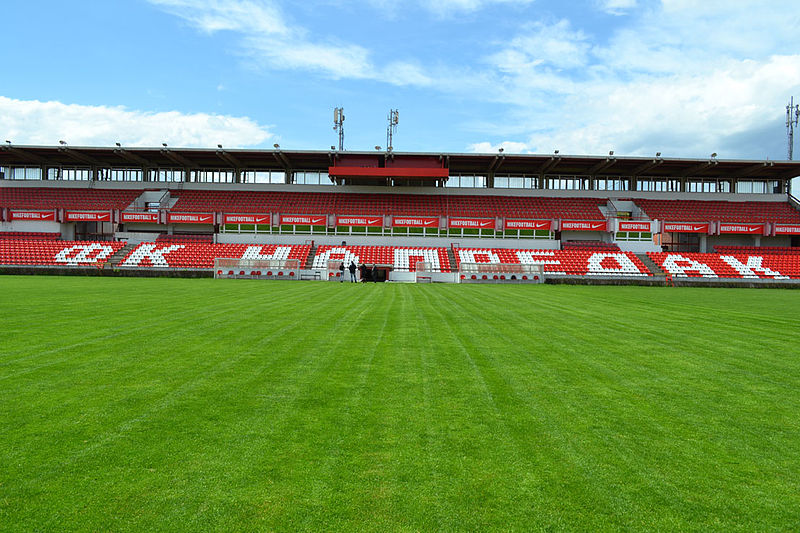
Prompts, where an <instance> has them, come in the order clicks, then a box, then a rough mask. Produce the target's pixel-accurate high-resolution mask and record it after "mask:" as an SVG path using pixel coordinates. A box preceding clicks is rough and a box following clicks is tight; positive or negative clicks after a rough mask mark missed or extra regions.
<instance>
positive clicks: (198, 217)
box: [167, 213, 214, 224]
mask: <svg viewBox="0 0 800 533" xmlns="http://www.w3.org/2000/svg"><path fill="white" fill-rule="evenodd" d="M167 222H169V223H170V224H213V223H214V215H213V213H170V214H169V215H167Z"/></svg>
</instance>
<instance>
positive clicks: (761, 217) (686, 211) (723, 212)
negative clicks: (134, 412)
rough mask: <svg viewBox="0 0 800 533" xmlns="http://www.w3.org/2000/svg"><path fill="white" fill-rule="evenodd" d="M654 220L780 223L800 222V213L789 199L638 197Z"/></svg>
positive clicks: (640, 205)
mask: <svg viewBox="0 0 800 533" xmlns="http://www.w3.org/2000/svg"><path fill="white" fill-rule="evenodd" d="M636 205H638V206H639V207H641V208H642V209H643V210H644V212H645V213H647V215H648V216H649V217H650V218H651V219H659V220H668V221H672V222H705V221H715V220H719V221H722V222H731V223H737V222H751V223H752V222H778V223H783V224H796V223H800V212H799V211H797V210H796V209H794V208H793V207H792V206H791V205H789V204H788V203H786V202H723V201H708V200H647V199H637V200H636Z"/></svg>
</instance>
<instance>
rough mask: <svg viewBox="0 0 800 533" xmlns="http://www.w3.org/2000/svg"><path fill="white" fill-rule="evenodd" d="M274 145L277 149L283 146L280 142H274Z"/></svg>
mask: <svg viewBox="0 0 800 533" xmlns="http://www.w3.org/2000/svg"><path fill="white" fill-rule="evenodd" d="M272 147H273V148H275V149H276V150H277V149H278V148H280V147H281V145H280V144H278V143H275V144H273V145H272Z"/></svg>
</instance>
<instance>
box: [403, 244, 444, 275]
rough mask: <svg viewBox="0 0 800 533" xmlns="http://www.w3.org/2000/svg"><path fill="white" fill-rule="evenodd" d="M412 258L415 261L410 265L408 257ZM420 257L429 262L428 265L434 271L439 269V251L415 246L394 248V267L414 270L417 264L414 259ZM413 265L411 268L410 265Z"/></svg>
mask: <svg viewBox="0 0 800 533" xmlns="http://www.w3.org/2000/svg"><path fill="white" fill-rule="evenodd" d="M412 257H413V258H414V260H415V263H414V264H413V265H412V264H411V263H410V261H409V258H412ZM419 259H422V261H424V262H426V263H430V267H429V268H431V269H432V270H433V271H434V272H438V271H439V251H438V250H436V249H434V250H425V249H416V248H395V250H394V268H396V269H398V270H409V271H411V270H415V269H416V267H417V265H416V261H418V260H419ZM412 266H413V267H414V268H413V269H412V268H411V267H412Z"/></svg>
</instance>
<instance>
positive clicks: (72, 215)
mask: <svg viewBox="0 0 800 533" xmlns="http://www.w3.org/2000/svg"><path fill="white" fill-rule="evenodd" d="M65 216H66V221H67V222H111V213H109V212H105V213H94V212H88V211H67V212H66V215H65Z"/></svg>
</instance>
